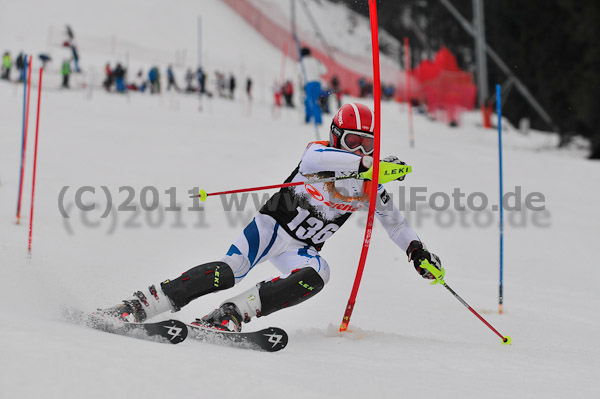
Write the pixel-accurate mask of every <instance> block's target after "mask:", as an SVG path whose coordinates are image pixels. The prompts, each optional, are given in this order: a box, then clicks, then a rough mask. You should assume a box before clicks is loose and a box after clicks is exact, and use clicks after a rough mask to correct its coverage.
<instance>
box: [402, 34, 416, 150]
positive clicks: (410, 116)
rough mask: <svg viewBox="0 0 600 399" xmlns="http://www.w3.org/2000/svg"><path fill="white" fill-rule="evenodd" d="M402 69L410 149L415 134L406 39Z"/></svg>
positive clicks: (405, 40)
mask: <svg viewBox="0 0 600 399" xmlns="http://www.w3.org/2000/svg"><path fill="white" fill-rule="evenodd" d="M404 68H405V71H404V72H405V76H406V102H407V104H408V137H409V141H410V146H411V148H412V147H414V146H415V133H414V129H413V109H412V92H411V87H410V47H409V45H408V37H405V38H404Z"/></svg>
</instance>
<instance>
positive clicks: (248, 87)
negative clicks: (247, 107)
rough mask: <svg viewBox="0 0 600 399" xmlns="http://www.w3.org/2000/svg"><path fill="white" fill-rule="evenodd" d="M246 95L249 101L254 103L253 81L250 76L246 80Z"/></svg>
mask: <svg viewBox="0 0 600 399" xmlns="http://www.w3.org/2000/svg"><path fill="white" fill-rule="evenodd" d="M246 94H247V95H248V101H252V79H251V78H250V77H249V76H248V78H247V79H246Z"/></svg>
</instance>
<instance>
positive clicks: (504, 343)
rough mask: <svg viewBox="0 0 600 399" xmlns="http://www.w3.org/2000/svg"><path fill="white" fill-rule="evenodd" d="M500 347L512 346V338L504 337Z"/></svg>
mask: <svg viewBox="0 0 600 399" xmlns="http://www.w3.org/2000/svg"><path fill="white" fill-rule="evenodd" d="M502 345H512V338H511V337H509V336H508V335H505V336H504V338H502Z"/></svg>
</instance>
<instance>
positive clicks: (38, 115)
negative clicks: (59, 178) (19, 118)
mask: <svg viewBox="0 0 600 399" xmlns="http://www.w3.org/2000/svg"><path fill="white" fill-rule="evenodd" d="M43 72H44V68H43V67H42V68H40V83H39V85H40V86H39V89H38V103H37V120H36V123H35V147H34V151H33V183H32V187H31V211H30V212H29V245H28V247H27V252H28V253H29V256H31V237H32V233H33V204H34V202H35V201H34V197H35V175H36V170H37V152H38V138H39V133H40V105H41V104H42V75H43Z"/></svg>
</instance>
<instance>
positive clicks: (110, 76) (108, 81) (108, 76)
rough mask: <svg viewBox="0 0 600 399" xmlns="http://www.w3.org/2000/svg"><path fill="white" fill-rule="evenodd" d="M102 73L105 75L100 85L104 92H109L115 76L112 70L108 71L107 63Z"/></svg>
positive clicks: (108, 65)
mask: <svg viewBox="0 0 600 399" xmlns="http://www.w3.org/2000/svg"><path fill="white" fill-rule="evenodd" d="M104 73H105V74H106V78H105V79H104V82H103V83H102V85H103V86H104V88H105V89H106V91H110V88H111V87H112V84H113V83H114V81H115V75H114V73H113V71H112V69H110V64H109V63H108V62H107V63H106V66H105V67H104Z"/></svg>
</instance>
